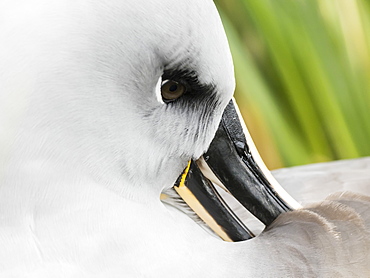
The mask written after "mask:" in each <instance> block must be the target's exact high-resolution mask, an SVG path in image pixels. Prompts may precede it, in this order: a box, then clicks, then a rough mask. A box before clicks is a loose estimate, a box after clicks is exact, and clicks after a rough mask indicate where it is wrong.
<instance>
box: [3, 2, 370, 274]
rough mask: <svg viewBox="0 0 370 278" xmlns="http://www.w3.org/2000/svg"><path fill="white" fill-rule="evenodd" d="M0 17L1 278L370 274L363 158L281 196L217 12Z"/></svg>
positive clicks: (15, 9)
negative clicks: (247, 112)
mask: <svg viewBox="0 0 370 278" xmlns="http://www.w3.org/2000/svg"><path fill="white" fill-rule="evenodd" d="M0 19H1V20H0V41H1V44H0V61H1V63H0V132H1V133H0V152H1V153H0V219H1V220H0V246H1V248H0V276H1V277H38V278H40V277H369V276H370V264H369V262H370V260H369V253H370V251H369V250H370V243H369V241H370V239H369V230H370V212H369V211H370V210H369V208H370V198H369V197H367V196H365V195H359V194H358V193H365V194H366V193H369V191H370V190H369V186H366V184H365V183H366V181H367V180H368V178H367V177H368V170H367V171H366V170H365V171H363V173H364V178H363V179H361V178H358V177H357V178H353V175H355V174H356V171H360V172H361V169H364V168H363V167H362V166H361V165H363V163H365V164H367V165H369V160H366V159H365V160H355V161H353V162H352V163H351V162H348V163H349V164H351V165H354V166H353V167H352V168H353V175H352V173H349V174H347V175H343V179H342V180H341V179H340V178H333V179H331V178H330V177H332V176H336V175H337V173H338V171H340V170H339V169H340V167H337V165H338V164H335V165H334V166H330V165H333V164H324V165H318V166H309V168H305V167H304V168H295V169H292V170H282V171H280V172H277V173H276V177H277V178H278V180H280V181H281V182H282V184H283V185H284V183H287V186H286V188H285V190H284V189H283V187H284V186H283V187H281V186H280V185H279V183H278V182H277V181H276V180H275V179H274V178H273V177H272V176H271V175H270V173H269V172H268V171H267V170H266V168H265V167H264V165H263V164H262V163H261V161H260V159H259V157H258V155H257V154H256V152H255V150H254V148H253V144H252V142H251V141H250V138H249V136H248V134H247V131H246V130H245V128H244V127H243V123H242V120H241V119H240V117H239V116H238V110H237V106H236V105H235V103H234V102H233V101H232V100H231V99H232V95H233V91H234V86H235V84H234V73H233V64H232V59H231V54H230V52H229V47H228V43H227V39H226V36H225V34H224V31H223V27H222V24H221V21H220V18H219V15H218V12H217V10H216V8H215V6H214V4H213V2H212V1H211V0H202V1H199V0H186V1H185V0H177V1H174V0H160V1H152V0H125V1H119V0H111V1H97V0H86V1H72V0H56V1H46V0H32V1H22V0H16V1H5V2H3V3H1V4H0ZM220 123H221V124H220ZM234 131H235V132H234ZM224 144H228V145H224ZM225 146H226V147H225ZM229 147H230V151H229V153H226V155H225V153H224V151H225V148H226V150H227V148H229ZM348 163H345V164H344V165H345V166H343V165H342V166H341V167H342V168H343V169H348V167H349V166H347V164H348ZM356 165H357V166H356ZM228 166H232V167H228ZM184 169H185V170H184ZM356 169H358V170H356ZM198 170H199V171H198ZM224 170H225V171H224ZM326 173H329V174H328V175H326ZM366 173H367V174H366ZM199 181H201V182H200V183H199V184H200V185H201V186H203V185H205V186H210V187H206V191H205V192H206V194H205V195H197V194H198V193H199V192H198V191H199V190H198V189H197V188H195V189H194V187H193V186H194V185H195V184H197V182H199ZM229 181H237V182H231V183H230V182H229ZM217 183H218V184H219V185H220V186H221V187H225V189H226V190H227V191H228V192H230V193H232V194H233V195H234V196H235V198H236V199H237V200H238V201H239V202H240V203H241V204H242V205H243V207H246V208H247V209H248V210H249V211H251V212H252V213H253V214H254V215H255V216H256V217H257V218H258V219H259V220H261V221H262V222H263V223H264V224H265V225H266V226H267V227H266V228H265V229H264V231H263V232H262V233H261V234H259V235H257V236H256V235H255V234H254V233H253V231H251V230H250V228H248V225H247V226H245V225H244V224H243V223H241V220H240V219H239V218H238V217H237V216H235V214H234V213H233V211H232V208H233V205H232V204H231V205H227V204H224V202H223V201H222V200H223V199H222V196H221V195H222V194H224V193H222V194H221V193H220V194H218V195H217V194H216V193H215V192H213V191H212V190H213V189H212V188H213V187H212V186H213V184H217ZM348 184H350V185H351V184H356V185H362V187H361V186H359V187H358V188H357V189H359V188H360V189H359V190H357V189H356V187H355V186H354V190H355V191H359V192H358V193H348V192H344V193H343V192H342V193H334V192H335V191H338V190H341V189H345V190H351V189H352V186H347V185H348ZM174 185H175V186H174ZM367 185H369V183H367ZM341 186H343V187H341ZM346 186H347V187H346ZM176 187H177V188H176ZM173 188H174V189H173ZM210 188H211V189H212V190H210ZM322 188H325V190H324V189H322ZM290 189H292V190H293V193H294V194H293V193H291V194H292V195H294V197H295V198H296V199H297V200H298V201H299V202H300V203H305V202H306V201H307V203H309V202H310V201H318V202H317V203H315V204H307V205H306V203H305V206H304V207H303V208H301V204H300V203H299V202H296V201H295V200H294V199H293V198H292V197H290V195H289V194H287V193H286V191H288V192H289V190H290ZM197 190H198V191H197ZM324 191H325V193H326V192H327V193H328V194H329V193H330V194H329V195H330V196H326V195H325V196H322V194H323V192H324ZM168 192H172V193H173V194H177V195H178V196H180V197H182V199H181V198H180V197H178V198H179V199H176V198H177V197H174V196H172V195H171V194H169V193H168ZM197 192H198V193H197ZM212 192H213V193H212ZM202 194H203V193H202ZM207 194H208V195H207ZM212 194H214V196H216V197H215V198H214V199H212V198H210V197H212V196H213V195H212ZM161 196H162V197H163V196H165V197H164V198H169V200H171V198H175V199H176V200H177V201H176V202H177V203H181V206H182V207H184V206H185V207H186V208H187V209H185V211H187V213H184V209H176V208H173V207H172V206H171V205H168V204H169V203H171V202H170V201H168V200H167V204H165V203H163V202H162V201H161ZM171 196H172V197H171ZM204 196H206V198H203V197H204ZM162 199H163V198H162ZM165 201H166V200H165ZM176 202H174V203H173V205H174V206H176V204H177V203H176ZM235 203H236V201H235ZM193 208H194V211H195V212H194V213H193V212H190V211H193ZM217 211H221V212H222V213H224V214H219V213H215V212H217ZM189 215H190V216H191V217H189ZM194 219H195V220H197V221H194ZM239 220H240V221H239ZM242 220H243V219H242ZM207 221H209V222H208V223H210V225H208V226H209V227H210V229H208V228H204V226H205V224H204V223H203V222H207ZM199 223H200V224H199ZM212 223H213V227H212ZM220 237H221V238H223V239H221V238H220ZM227 241H238V242H227Z"/></svg>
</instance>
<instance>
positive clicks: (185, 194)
mask: <svg viewBox="0 0 370 278" xmlns="http://www.w3.org/2000/svg"><path fill="white" fill-rule="evenodd" d="M190 165H191V161H189V163H188V166H187V167H186V169H185V170H184V172H183V174H182V175H181V180H180V183H179V185H178V186H174V189H175V190H176V192H177V194H179V195H180V197H181V198H182V199H183V200H184V201H185V202H186V204H187V205H188V206H189V207H190V208H191V209H192V210H193V211H194V212H195V213H196V214H197V215H198V216H199V217H200V218H201V219H202V220H203V221H204V222H205V223H206V224H207V225H208V226H209V227H210V228H211V229H212V230H213V231H214V232H215V233H216V234H217V235H218V236H219V237H221V238H222V239H223V240H224V241H230V242H232V241H233V240H231V238H230V237H229V236H228V235H227V234H226V233H225V231H224V230H223V229H222V227H221V226H220V225H218V224H217V222H216V221H215V220H214V219H213V218H212V216H211V215H210V214H209V213H208V212H207V210H206V209H205V208H204V207H203V206H202V204H201V203H200V202H199V200H198V199H197V198H196V197H195V196H194V194H193V193H192V192H191V190H190V189H189V188H188V187H187V186H186V183H185V181H186V177H187V175H188V174H189V169H190Z"/></svg>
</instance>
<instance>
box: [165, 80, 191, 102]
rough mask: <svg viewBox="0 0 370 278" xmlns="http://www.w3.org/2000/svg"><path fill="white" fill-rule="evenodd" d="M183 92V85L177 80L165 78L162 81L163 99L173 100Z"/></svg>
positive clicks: (184, 88) (184, 90)
mask: <svg viewBox="0 0 370 278" xmlns="http://www.w3.org/2000/svg"><path fill="white" fill-rule="evenodd" d="M185 92H186V87H185V85H183V84H181V83H179V82H176V81H173V80H165V81H163V82H162V86H161V94H162V98H163V100H164V101H173V100H175V99H177V98H179V97H181V96H182V95H183V94H184V93H185Z"/></svg>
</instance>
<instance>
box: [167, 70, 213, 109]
mask: <svg viewBox="0 0 370 278" xmlns="http://www.w3.org/2000/svg"><path fill="white" fill-rule="evenodd" d="M162 80H174V81H177V82H180V83H182V84H183V85H185V86H186V93H185V94H184V95H183V96H181V97H180V98H179V99H177V100H175V101H173V102H172V103H169V104H170V105H176V106H177V107H179V108H180V107H183V108H193V109H197V108H202V107H204V106H205V105H206V106H207V110H208V111H210V110H211V111H212V110H213V109H214V108H215V107H216V106H217V105H218V104H219V103H218V100H217V99H218V98H217V92H216V86H215V85H214V84H203V83H201V82H200V81H199V79H198V75H197V73H196V72H195V71H194V70H185V69H175V70H165V71H164V73H163V75H162Z"/></svg>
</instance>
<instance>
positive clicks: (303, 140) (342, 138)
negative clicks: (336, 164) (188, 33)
mask: <svg viewBox="0 0 370 278" xmlns="http://www.w3.org/2000/svg"><path fill="white" fill-rule="evenodd" d="M215 3H216V5H217V6H218V8H219V10H220V13H221V17H222V20H223V22H224V26H225V29H226V33H227V35H228V38H229V43H230V47H231V51H232V53H233V57H234V64H235V73H236V82H237V92H236V93H237V94H236V97H237V100H238V103H240V104H241V106H242V107H241V109H242V111H243V110H245V109H249V110H251V111H258V113H257V114H258V115H259V116H258V117H261V119H260V125H262V128H264V127H263V125H265V128H267V129H268V130H270V134H271V136H272V141H273V144H274V145H275V146H276V148H277V151H276V153H277V154H278V155H279V159H280V161H282V165H280V166H291V165H298V164H306V163H313V162H319V161H326V160H333V159H342V158H353V157H358V156H365V155H370V144H369V139H370V119H369V117H368V114H369V111H370V4H369V1H366V0H215ZM246 114H248V112H246ZM246 122H247V124H248V119H246ZM261 123H262V124H261ZM252 136H253V133H252ZM255 139H256V141H258V138H255ZM257 146H258V142H257ZM261 148H263V146H259V149H260V150H261ZM261 152H262V153H263V151H262V150H261ZM264 156H266V155H264ZM270 166H271V165H270ZM272 167H274V165H272Z"/></svg>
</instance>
